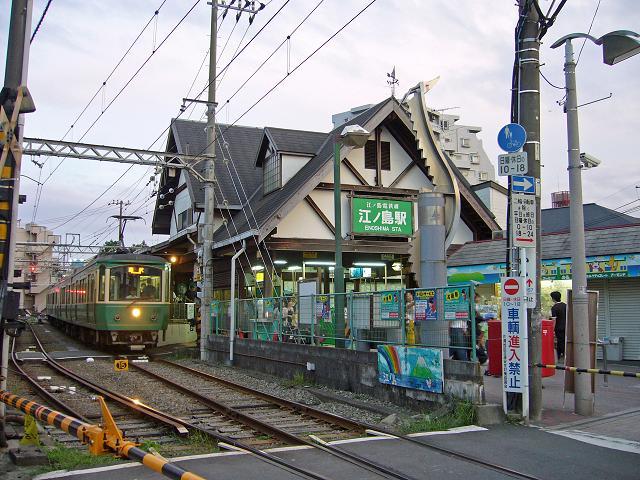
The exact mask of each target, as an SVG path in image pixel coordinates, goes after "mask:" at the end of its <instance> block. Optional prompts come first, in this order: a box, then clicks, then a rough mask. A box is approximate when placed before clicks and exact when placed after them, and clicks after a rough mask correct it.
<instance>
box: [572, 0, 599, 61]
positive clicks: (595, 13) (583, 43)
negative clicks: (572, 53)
mask: <svg viewBox="0 0 640 480" xmlns="http://www.w3.org/2000/svg"><path fill="white" fill-rule="evenodd" d="M601 1H602V0H598V5H596V11H595V12H593V18H592V19H591V24H590V25H589V31H588V32H587V35H590V34H591V29H592V28H593V22H595V21H596V15H598V10H599V9H600V2H601ZM585 43H587V39H586V38H585V39H584V40H583V41H582V46H581V47H580V52H578V59H577V60H576V67H577V66H578V63H580V56H581V55H582V49H583V48H584V45H585Z"/></svg>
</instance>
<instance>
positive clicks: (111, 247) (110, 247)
mask: <svg viewBox="0 0 640 480" xmlns="http://www.w3.org/2000/svg"><path fill="white" fill-rule="evenodd" d="M119 247H120V242H119V241H118V240H107V241H106V242H104V245H103V246H102V248H101V249H100V253H101V254H103V255H104V254H106V253H113V252H115V251H116V250H117V249H118V248H119Z"/></svg>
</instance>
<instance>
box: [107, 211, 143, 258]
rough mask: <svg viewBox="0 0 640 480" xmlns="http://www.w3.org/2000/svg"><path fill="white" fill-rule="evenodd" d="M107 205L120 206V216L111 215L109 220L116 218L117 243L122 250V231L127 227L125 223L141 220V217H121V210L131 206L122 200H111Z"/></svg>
mask: <svg viewBox="0 0 640 480" xmlns="http://www.w3.org/2000/svg"><path fill="white" fill-rule="evenodd" d="M109 205H119V206H120V215H111V217H109V218H117V219H118V243H119V244H120V248H124V229H125V227H126V226H127V221H129V220H131V221H136V220H142V217H138V216H134V215H123V214H122V209H123V207H128V206H129V205H131V202H126V203H125V202H124V201H123V200H113V201H111V202H109Z"/></svg>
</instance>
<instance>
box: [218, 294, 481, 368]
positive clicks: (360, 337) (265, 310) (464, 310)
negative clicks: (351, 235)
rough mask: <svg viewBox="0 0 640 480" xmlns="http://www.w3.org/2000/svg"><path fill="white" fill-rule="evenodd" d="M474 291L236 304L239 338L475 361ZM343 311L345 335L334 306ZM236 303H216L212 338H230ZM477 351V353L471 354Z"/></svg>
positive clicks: (257, 300)
mask: <svg viewBox="0 0 640 480" xmlns="http://www.w3.org/2000/svg"><path fill="white" fill-rule="evenodd" d="M474 293H475V292H474V288H473V285H458V286H455V287H438V288H422V289H402V290H388V291H379V292H366V293H357V292H352V293H346V294H317V295H309V296H290V297H271V298H251V299H240V300H236V324H235V330H236V332H235V333H236V335H237V336H238V337H241V338H251V339H253V340H262V341H273V342H289V343H299V344H308V345H317V346H326V347H336V346H338V347H341V348H342V347H344V348H350V349H356V350H369V349H371V348H375V347H376V345H378V344H394V345H414V346H424V347H438V348H449V349H450V354H452V355H454V356H455V357H456V358H458V359H464V358H465V357H466V358H471V359H472V360H475V359H476V349H475V345H476V322H475V321H474V319H475V305H474ZM336 304H338V305H344V307H343V308H344V318H345V321H344V324H345V328H344V331H337V329H336V318H335V317H336V315H335V313H336V311H335V306H336ZM230 307H231V302H230V301H214V302H213V303H212V306H211V316H212V321H211V325H212V333H215V334H217V335H229V331H230V329H231V318H230V315H231V308H230ZM472 347H473V348H472Z"/></svg>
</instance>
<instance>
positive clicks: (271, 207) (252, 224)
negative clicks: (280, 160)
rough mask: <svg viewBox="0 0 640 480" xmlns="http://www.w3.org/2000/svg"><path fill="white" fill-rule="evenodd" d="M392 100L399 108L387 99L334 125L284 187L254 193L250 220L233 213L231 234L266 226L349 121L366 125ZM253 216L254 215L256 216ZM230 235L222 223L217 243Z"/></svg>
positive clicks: (325, 158)
mask: <svg viewBox="0 0 640 480" xmlns="http://www.w3.org/2000/svg"><path fill="white" fill-rule="evenodd" d="M390 102H393V103H394V106H396V107H397V109H398V110H400V106H399V105H398V102H397V100H395V99H387V100H384V101H382V102H380V103H378V104H377V105H375V106H373V107H372V108H370V109H369V110H367V111H365V112H363V113H361V114H360V115H358V116H357V117H354V118H353V119H351V120H350V121H349V122H347V123H345V124H344V125H340V126H339V127H337V128H335V129H333V130H332V131H331V132H329V133H328V134H324V140H323V142H322V143H321V144H320V146H319V147H318V150H317V152H316V154H315V156H314V157H313V158H312V159H311V160H309V161H308V162H307V163H306V164H305V165H304V166H303V167H302V168H301V169H300V170H299V171H298V173H296V175H294V176H293V177H292V178H291V179H290V180H289V181H288V182H287V184H286V185H285V186H283V188H280V189H279V190H276V191H274V192H271V193H269V194H267V195H266V196H262V194H261V192H259V193H258V194H257V195H256V196H255V197H254V199H253V200H252V201H251V202H250V206H251V211H249V212H248V213H247V216H249V221H248V220H247V216H245V214H244V213H243V212H238V213H236V214H235V215H234V217H235V218H234V223H235V227H233V230H236V229H237V232H232V235H233V234H234V233H243V232H245V231H247V230H250V229H255V228H257V229H258V230H259V229H260V228H262V227H264V226H265V225H266V224H267V222H268V221H269V220H270V219H271V218H273V217H274V216H276V215H279V214H281V212H280V210H281V209H282V207H283V206H284V205H285V203H286V202H287V201H288V200H289V199H291V198H292V197H293V196H295V195H300V192H301V190H302V188H303V187H304V185H305V184H306V183H307V182H309V181H310V180H312V179H313V178H314V177H315V176H316V175H317V174H318V173H319V172H320V171H321V170H322V169H323V167H325V166H326V165H327V164H328V163H329V162H330V161H331V160H332V158H333V140H334V138H336V135H338V134H339V133H340V132H341V131H342V129H343V128H344V127H345V126H347V125H355V124H359V125H362V126H365V125H366V124H367V123H368V122H369V121H370V120H371V119H372V118H373V117H374V116H375V115H376V113H378V112H379V111H380V110H381V109H382V107H383V106H385V105H386V104H388V103H390ZM314 187H315V185H314ZM312 188H313V187H312ZM252 213H253V215H252ZM253 216H255V220H254V218H253ZM256 223H257V227H256ZM228 238H229V232H227V230H226V228H223V227H221V228H219V229H218V230H217V231H216V233H215V234H214V238H213V241H214V243H217V242H222V241H224V240H226V239H228Z"/></svg>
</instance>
